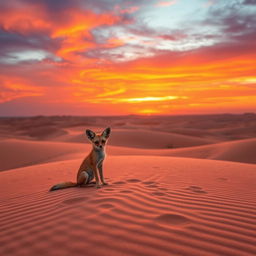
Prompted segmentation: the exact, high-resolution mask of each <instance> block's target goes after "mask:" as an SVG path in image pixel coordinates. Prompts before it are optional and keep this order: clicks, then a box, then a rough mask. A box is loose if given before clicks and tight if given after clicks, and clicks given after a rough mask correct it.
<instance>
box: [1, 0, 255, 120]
mask: <svg viewBox="0 0 256 256" xmlns="http://www.w3.org/2000/svg"><path fill="white" fill-rule="evenodd" d="M255 110H256V1H255V0H171V1H167V0H166V1H164V0H163V1H161V0H136V1H131V0H130V1H126V0H123V1H122V0H98V1H97V0H37V1H35V0H8V1H7V0H6V1H1V2H0V115H1V116H19V115H42V114H43V115H56V114H61V115H120V114H174V115H176V114H204V113H223V112H225V113H226V112H230V113H242V112H255Z"/></svg>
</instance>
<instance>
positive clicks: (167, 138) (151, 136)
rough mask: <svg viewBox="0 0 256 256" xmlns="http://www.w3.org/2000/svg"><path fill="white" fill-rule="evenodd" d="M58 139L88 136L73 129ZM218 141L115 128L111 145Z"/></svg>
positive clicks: (153, 145)
mask: <svg viewBox="0 0 256 256" xmlns="http://www.w3.org/2000/svg"><path fill="white" fill-rule="evenodd" d="M97 130H99V129H97ZM65 138H66V139H65ZM57 140H62V141H68V142H78V143H84V142H85V141H86V138H85V135H84V134H82V133H81V132H79V131H77V132H76V133H75V132H74V131H73V133H72V136H71V135H70V132H69V134H68V135H64V136H62V137H60V138H57ZM216 142H218V140H216V139H206V138H198V137H192V136H188V135H180V134H175V133H166V132H156V131H149V130H145V129H144V130H143V129H140V130H136V129H130V130H129V129H113V132H112V134H111V140H110V141H109V145H112V146H122V147H132V148H143V149H166V148H180V147H192V146H198V145H205V144H211V143H216Z"/></svg>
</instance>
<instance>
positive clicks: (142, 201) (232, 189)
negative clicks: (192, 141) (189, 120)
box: [0, 156, 256, 256]
mask: <svg viewBox="0 0 256 256" xmlns="http://www.w3.org/2000/svg"><path fill="white" fill-rule="evenodd" d="M79 164H80V161H79V160H70V161H61V162H55V163H48V164H43V165H35V166H32V167H26V168H20V169H19V170H11V171H8V172H2V173H1V174H0V175H1V176H0V177H1V186H0V195H1V197H0V200H1V211H0V212H1V214H0V215H1V217H0V222H1V223H0V225H1V237H0V243H1V248H0V254H1V255H37V254H40V255H54V256H55V255H152V256H153V255H232V256H233V255H237V256H241V255H255V253H256V246H255V238H256V237H255V231H256V223H255V214H256V204H255V198H256V191H255V179H256V172H255V166H254V165H249V164H239V163H231V162H224V161H215V160H198V159H186V160H184V159H181V158H172V157H151V158H148V157H145V156H130V157H127V156H112V157H109V158H108V160H107V163H106V167H105V169H106V170H105V171H106V177H107V178H108V179H107V180H108V182H109V183H110V185H108V186H105V187H104V188H101V189H98V190H97V189H95V188H94V187H83V188H69V189H66V190H59V191H55V192H48V189H49V188H50V186H51V185H53V184H54V183H57V182H59V181H65V180H74V176H75V170H76V168H77V166H78V165H79Z"/></svg>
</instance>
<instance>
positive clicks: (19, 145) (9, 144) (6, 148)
mask: <svg viewBox="0 0 256 256" xmlns="http://www.w3.org/2000/svg"><path fill="white" fill-rule="evenodd" d="M90 150H91V145H90V144H86V143H84V144H81V143H65V142H52V141H47V142H42V141H28V140H18V139H8V140H2V141H0V154H1V158H0V171H3V170H8V169H13V168H20V167H24V166H30V165H34V164H40V163H46V162H54V161H64V160H70V159H80V161H82V159H83V158H84V157H85V156H86V155H87V154H88V153H89V152H90ZM255 152H256V139H247V140H238V141H231V142H223V143H218V144H212V145H204V146H195V147H189V148H181V149H165V150H160V149H139V148H129V147H118V146H107V154H108V155H146V156H152V155H153V156H178V157H189V158H203V159H216V160H225V161H234V162H244V163H254V164H255V163H256V156H255Z"/></svg>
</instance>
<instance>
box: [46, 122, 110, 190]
mask: <svg viewBox="0 0 256 256" xmlns="http://www.w3.org/2000/svg"><path fill="white" fill-rule="evenodd" d="M110 131H111V129H110V128H109V127H108V128H106V129H105V130H104V131H103V132H102V133H101V134H96V133H94V132H93V131H91V130H86V135H87V137H88V139H89V140H90V142H91V143H92V150H91V152H90V154H89V155H88V156H87V157H86V158H85V159H84V161H83V162H82V164H81V166H80V168H79V169H78V172H77V182H76V183H74V182H63V183H60V184H57V185H54V186H53V187H52V188H51V189H50V191H53V190H57V189H62V188H69V187H76V186H80V185H84V184H88V183H90V182H91V181H92V180H93V179H94V177H95V179H96V188H100V187H101V185H100V180H101V182H102V184H103V185H107V183H106V182H105V180H104V176H103V161H104V158H105V156H106V154H105V145H106V143H107V140H108V138H109V135H110ZM98 170H99V175H98ZM99 176H100V180H99Z"/></svg>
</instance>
